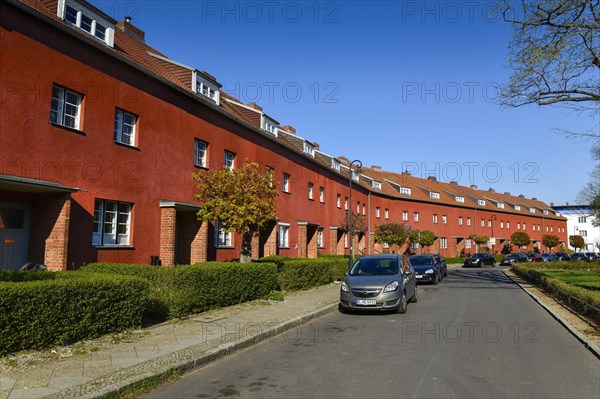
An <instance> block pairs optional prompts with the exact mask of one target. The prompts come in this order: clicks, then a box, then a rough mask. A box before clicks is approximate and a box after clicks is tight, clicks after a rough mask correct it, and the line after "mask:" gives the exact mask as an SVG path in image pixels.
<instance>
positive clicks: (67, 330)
mask: <svg viewBox="0 0 600 399" xmlns="http://www.w3.org/2000/svg"><path fill="white" fill-rule="evenodd" d="M25 273H27V272H25ZM28 273H29V275H31V276H36V277H31V279H36V278H40V279H43V278H45V279H46V280H39V281H27V282H0V309H2V312H0V355H4V354H6V353H10V352H14V351H19V350H23V349H30V348H32V349H39V348H45V347H48V346H51V345H57V344H59V345H62V344H68V343H72V342H75V341H78V340H82V339H86V338H93V337H98V336H100V335H103V334H107V333H110V332H118V331H123V330H125V329H128V328H133V327H138V326H140V325H141V324H142V314H143V312H144V309H146V307H147V300H148V283H147V282H145V281H143V280H142V279H140V278H136V277H128V276H110V275H97V274H89V275H87V276H85V277H83V276H76V273H75V272H64V273H62V272H57V273H45V272H40V273H37V272H34V273H31V272H28ZM6 275H7V274H3V277H5V278H6ZM15 276H19V274H13V275H12V279H13V281H14V280H15V279H18V278H21V277H15ZM42 276H43V277H42ZM50 276H52V277H50ZM27 279H28V277H23V280H27ZM23 280H21V281H23Z"/></svg>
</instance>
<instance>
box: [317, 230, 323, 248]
mask: <svg viewBox="0 0 600 399" xmlns="http://www.w3.org/2000/svg"><path fill="white" fill-rule="evenodd" d="M317 247H319V248H323V228H322V227H319V228H318V229H317Z"/></svg>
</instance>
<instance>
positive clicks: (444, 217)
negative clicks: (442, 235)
mask: <svg viewBox="0 0 600 399" xmlns="http://www.w3.org/2000/svg"><path fill="white" fill-rule="evenodd" d="M442 224H448V216H446V215H442Z"/></svg>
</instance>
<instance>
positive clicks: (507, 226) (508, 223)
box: [506, 220, 510, 229]
mask: <svg viewBox="0 0 600 399" xmlns="http://www.w3.org/2000/svg"><path fill="white" fill-rule="evenodd" d="M506 228H507V229H510V222H509V221H508V220H507V221H506Z"/></svg>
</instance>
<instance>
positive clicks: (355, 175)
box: [352, 170, 360, 181]
mask: <svg viewBox="0 0 600 399" xmlns="http://www.w3.org/2000/svg"><path fill="white" fill-rule="evenodd" d="M352 180H354V181H359V180H360V177H359V174H358V172H357V171H355V170H352Z"/></svg>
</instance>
